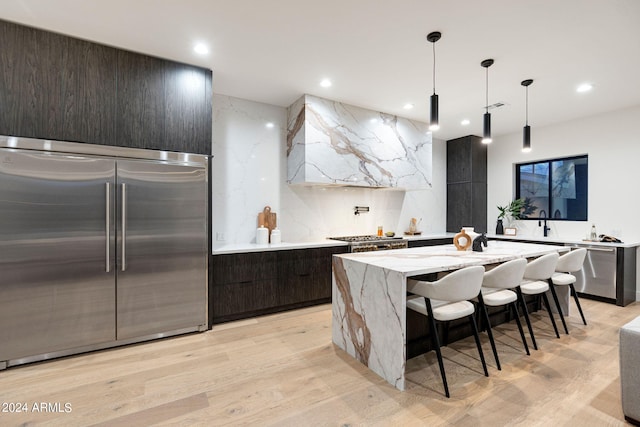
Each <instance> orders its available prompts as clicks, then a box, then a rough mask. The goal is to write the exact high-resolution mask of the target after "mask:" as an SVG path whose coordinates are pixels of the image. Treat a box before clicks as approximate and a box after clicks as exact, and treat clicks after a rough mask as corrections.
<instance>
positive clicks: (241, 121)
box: [212, 94, 446, 245]
mask: <svg viewBox="0 0 640 427" xmlns="http://www.w3.org/2000/svg"><path fill="white" fill-rule="evenodd" d="M213 112H214V117H213V127H214V128H213V135H214V139H213V155H214V157H213V167H212V177H213V181H212V187H213V194H212V212H213V227H212V231H213V243H214V245H215V244H221V243H231V244H232V243H239V244H242V243H251V242H255V229H256V226H257V215H258V213H259V212H261V211H262V209H263V208H264V207H265V206H266V205H269V206H271V208H272V210H273V211H274V212H276V214H277V216H278V228H280V229H281V231H282V240H283V241H285V242H305V241H313V240H319V239H324V238H326V237H328V236H336V235H355V234H375V232H376V229H377V226H378V225H382V226H383V228H384V230H385V231H387V230H389V231H395V232H397V233H402V232H403V231H404V230H406V229H407V228H408V226H409V220H410V218H411V217H416V218H422V222H421V224H420V227H419V228H420V229H421V230H422V231H423V232H425V233H443V232H444V231H445V223H446V145H445V143H444V142H443V141H438V140H435V141H434V144H433V151H431V149H430V150H429V154H430V155H432V156H433V171H432V179H431V180H432V187H431V188H429V189H424V190H414V191H397V190H386V189H373V188H359V187H315V186H304V185H290V184H288V183H287V140H286V129H287V110H286V108H283V107H278V106H274V105H269V104H263V103H258V102H253V101H248V100H243V99H238V98H233V97H229V96H225V95H219V94H215V95H214V99H213ZM429 145H431V144H429ZM356 205H357V206H369V208H370V212H369V213H365V214H361V215H354V214H353V208H354V206H356Z"/></svg>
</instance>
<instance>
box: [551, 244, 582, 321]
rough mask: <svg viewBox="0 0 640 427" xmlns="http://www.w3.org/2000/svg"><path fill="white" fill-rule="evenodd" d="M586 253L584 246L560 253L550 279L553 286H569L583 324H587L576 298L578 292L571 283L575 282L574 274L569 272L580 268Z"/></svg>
mask: <svg viewBox="0 0 640 427" xmlns="http://www.w3.org/2000/svg"><path fill="white" fill-rule="evenodd" d="M586 255H587V249H586V248H579V249H574V250H572V251H571V252H568V253H566V254H564V255H562V256H561V257H560V258H559V259H558V265H556V273H555V274H554V275H553V276H551V281H552V282H553V284H554V285H555V286H567V285H568V286H569V288H571V293H572V294H573V299H574V300H575V301H576V305H577V306H578V311H579V312H580V317H582V323H584V324H585V325H586V324H587V320H586V319H585V318H584V313H583V312H582V307H581V306H580V300H579V299H578V293H577V292H576V288H575V287H574V286H573V284H574V283H576V276H574V275H573V274H571V273H574V272H576V271H579V270H580V269H581V268H582V264H584V258H585V256H586Z"/></svg>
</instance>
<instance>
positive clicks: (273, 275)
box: [209, 246, 347, 327]
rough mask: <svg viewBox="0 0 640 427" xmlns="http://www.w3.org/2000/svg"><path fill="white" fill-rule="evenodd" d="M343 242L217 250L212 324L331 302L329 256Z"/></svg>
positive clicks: (340, 248)
mask: <svg viewBox="0 0 640 427" xmlns="http://www.w3.org/2000/svg"><path fill="white" fill-rule="evenodd" d="M346 251H347V248H346V247H344V246H337V247H328V248H310V249H294V250H282V251H267V252H252V253H238V254H222V255H213V256H212V261H211V269H210V272H209V276H210V281H209V327H211V325H213V324H216V323H223V322H228V321H231V320H238V319H245V318H248V317H254V316H258V315H262V314H268V313H275V312H279V311H284V310H290V309H294V308H300V307H306V306H310V305H316V304H322V303H327V302H330V301H331V257H332V255H333V254H338V253H344V252H346Z"/></svg>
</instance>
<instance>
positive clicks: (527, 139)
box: [520, 79, 533, 153]
mask: <svg viewBox="0 0 640 427" xmlns="http://www.w3.org/2000/svg"><path fill="white" fill-rule="evenodd" d="M531 83H533V80H531V79H527V80H523V81H522V82H521V83H520V84H521V85H522V86H524V87H525V92H526V94H527V95H526V101H525V119H524V120H525V121H524V128H523V129H522V152H523V153H528V152H529V151H531V126H529V85H530V84H531Z"/></svg>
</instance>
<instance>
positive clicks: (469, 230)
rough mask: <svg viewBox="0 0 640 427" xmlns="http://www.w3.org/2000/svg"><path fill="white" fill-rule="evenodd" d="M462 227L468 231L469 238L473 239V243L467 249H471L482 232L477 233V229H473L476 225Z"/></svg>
mask: <svg viewBox="0 0 640 427" xmlns="http://www.w3.org/2000/svg"><path fill="white" fill-rule="evenodd" d="M462 229H463V230H464V232H465V233H467V235H468V236H469V239H471V244H470V245H469V247H468V248H467V250H468V251H470V250H471V249H472V248H473V241H474V240H475V238H476V237H478V236H479V235H480V233H476V232H475V231H473V229H474V227H462Z"/></svg>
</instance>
